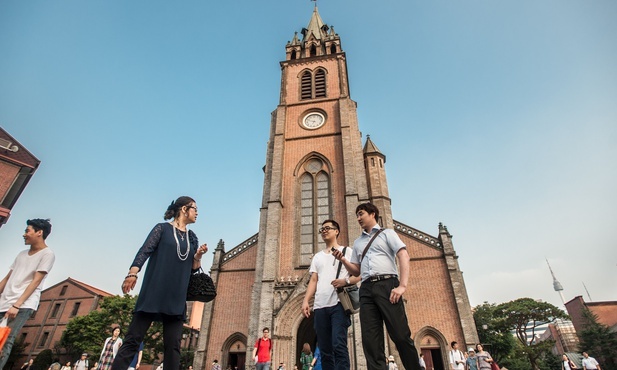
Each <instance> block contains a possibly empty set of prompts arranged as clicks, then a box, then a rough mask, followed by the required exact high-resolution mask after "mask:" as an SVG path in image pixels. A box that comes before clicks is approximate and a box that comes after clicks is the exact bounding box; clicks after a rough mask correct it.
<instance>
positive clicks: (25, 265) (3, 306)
mask: <svg viewBox="0 0 617 370" xmlns="http://www.w3.org/2000/svg"><path fill="white" fill-rule="evenodd" d="M28 252H29V249H26V250H23V251H21V252H20V253H19V254H18V255H17V257H15V261H13V264H12V265H11V267H10V270H11V276H10V277H9V280H8V281H7V282H6V286H5V287H4V291H3V292H2V295H0V312H6V311H7V310H8V309H9V308H11V306H12V305H13V304H14V303H15V302H17V300H18V299H19V297H21V295H22V294H23V293H24V291H26V288H27V287H28V285H30V283H31V282H32V280H34V274H35V273H36V272H43V273H45V277H43V280H42V281H41V283H40V284H39V286H38V287H36V289H35V290H34V292H32V294H31V295H30V297H28V299H26V301H25V302H24V303H23V304H22V305H21V306H20V308H31V309H33V310H36V309H37V308H38V307H39V301H40V299H41V291H42V290H43V283H44V282H45V278H47V274H48V273H49V272H50V271H51V268H52V267H53V266H54V261H55V260H56V256H55V255H54V252H53V251H52V250H51V249H49V247H47V248H44V249H41V250H39V251H38V252H36V253H35V254H33V255H28Z"/></svg>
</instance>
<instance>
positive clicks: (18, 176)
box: [0, 127, 41, 227]
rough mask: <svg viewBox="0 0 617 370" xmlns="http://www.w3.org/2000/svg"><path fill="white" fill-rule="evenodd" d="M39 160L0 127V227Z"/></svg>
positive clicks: (37, 165)
mask: <svg viewBox="0 0 617 370" xmlns="http://www.w3.org/2000/svg"><path fill="white" fill-rule="evenodd" d="M40 163H41V161H39V160H38V159H36V157H35V156H34V155H32V153H30V152H29V151H28V150H27V149H26V148H24V147H23V146H22V145H21V144H20V143H19V142H17V140H15V139H14V138H13V137H12V136H11V135H9V133H8V132H6V131H5V130H4V129H3V128H2V127H0V227H2V225H4V224H5V223H6V222H7V221H8V219H9V217H10V216H11V209H13V206H14V205H15V203H16V202H17V199H19V196H20V195H21V193H22V192H23V191H24V189H25V188H26V185H28V181H30V178H31V177H32V175H34V172H35V171H36V169H37V168H38V167H39V164H40Z"/></svg>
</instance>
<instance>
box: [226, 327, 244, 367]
mask: <svg viewBox="0 0 617 370" xmlns="http://www.w3.org/2000/svg"><path fill="white" fill-rule="evenodd" d="M220 363H221V367H222V368H223V369H226V368H227V367H228V366H231V368H232V369H233V370H245V369H246V336H245V335H244V334H242V333H234V334H232V335H230V336H229V338H227V340H226V341H225V343H223V358H222V359H221V361H220Z"/></svg>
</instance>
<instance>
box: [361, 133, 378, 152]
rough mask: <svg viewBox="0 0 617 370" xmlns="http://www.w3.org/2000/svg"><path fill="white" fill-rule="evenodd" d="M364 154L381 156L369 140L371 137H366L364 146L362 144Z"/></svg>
mask: <svg viewBox="0 0 617 370" xmlns="http://www.w3.org/2000/svg"><path fill="white" fill-rule="evenodd" d="M363 152H364V154H371V153H379V154H382V153H381V151H380V150H379V148H378V147H377V145H375V143H374V142H373V140H371V136H370V135H367V136H366V144H364V150H363Z"/></svg>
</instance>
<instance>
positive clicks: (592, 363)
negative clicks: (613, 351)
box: [583, 356, 598, 369]
mask: <svg viewBox="0 0 617 370" xmlns="http://www.w3.org/2000/svg"><path fill="white" fill-rule="evenodd" d="M596 365H598V361H596V359H595V358H593V357H591V356H589V357H587V358H584V357H583V369H597V368H598V367H597V366H596Z"/></svg>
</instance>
